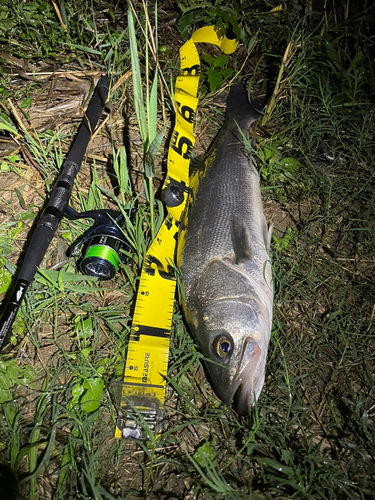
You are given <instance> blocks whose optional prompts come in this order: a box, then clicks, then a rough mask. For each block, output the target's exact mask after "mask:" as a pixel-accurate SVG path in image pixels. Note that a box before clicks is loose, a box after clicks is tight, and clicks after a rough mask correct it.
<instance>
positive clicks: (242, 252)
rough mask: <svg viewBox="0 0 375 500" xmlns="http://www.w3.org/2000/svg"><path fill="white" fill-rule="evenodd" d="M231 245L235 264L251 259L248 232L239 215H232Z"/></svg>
mask: <svg viewBox="0 0 375 500" xmlns="http://www.w3.org/2000/svg"><path fill="white" fill-rule="evenodd" d="M231 238H232V246H233V251H234V255H235V260H236V264H241V263H243V262H247V261H249V260H252V251H251V245H250V238H249V232H248V230H247V229H246V226H245V225H244V223H243V222H242V220H241V219H240V218H239V217H236V216H235V217H233V219H232V225H231Z"/></svg>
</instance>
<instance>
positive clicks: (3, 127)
mask: <svg viewBox="0 0 375 500" xmlns="http://www.w3.org/2000/svg"><path fill="white" fill-rule="evenodd" d="M0 130H6V131H7V132H10V133H11V134H14V135H18V132H17V130H16V129H15V128H14V127H12V126H11V125H8V124H6V123H5V122H4V120H2V122H1V121H0Z"/></svg>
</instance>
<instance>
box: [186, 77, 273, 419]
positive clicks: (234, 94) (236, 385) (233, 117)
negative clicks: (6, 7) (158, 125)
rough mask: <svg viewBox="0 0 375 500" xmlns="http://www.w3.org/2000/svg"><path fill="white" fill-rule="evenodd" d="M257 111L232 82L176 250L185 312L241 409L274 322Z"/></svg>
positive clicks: (217, 381) (256, 390) (219, 387)
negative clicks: (252, 143) (255, 149)
mask: <svg viewBox="0 0 375 500" xmlns="http://www.w3.org/2000/svg"><path fill="white" fill-rule="evenodd" d="M259 117H260V114H259V113H258V112H257V111H256V110H255V109H254V107H253V106H252V105H251V104H250V103H249V101H248V99H247V95H246V90H245V87H244V85H243V83H242V82H239V83H237V84H236V85H234V86H233V87H232V89H231V91H230V93H229V96H228V100H227V108H226V116H225V123H224V125H223V127H222V129H221V131H220V132H219V134H218V136H217V138H216V139H215V141H214V143H213V145H212V146H211V148H210V150H209V152H208V154H207V156H206V158H205V160H204V161H203V163H202V164H201V166H200V167H199V169H198V170H197V171H196V172H194V174H192V175H191V179H190V181H191V193H190V199H189V201H188V205H187V209H186V211H185V217H184V220H183V224H182V229H181V233H180V236H179V241H178V248H177V264H178V266H179V268H180V271H181V284H182V291H183V311H184V315H185V318H186V320H187V323H188V325H189V328H190V330H191V332H192V334H193V335H194V337H195V339H196V341H197V343H198V345H199V348H200V350H201V352H202V353H203V355H204V356H205V358H206V368H207V370H208V372H209V375H210V378H211V381H212V384H213V386H214V388H215V389H216V391H217V393H218V395H219V396H220V398H221V399H222V401H223V402H224V403H226V404H228V405H229V404H230V403H232V402H234V403H235V407H236V410H237V412H238V413H239V414H240V415H244V414H247V413H249V412H250V410H251V407H252V405H253V402H254V397H255V398H258V397H259V394H260V392H261V390H262V387H263V384H264V378H265V365H266V358H267V349H268V343H269V340H270V335H271V326H272V308H273V286H272V273H271V263H270V260H269V255H268V252H269V248H270V242H271V235H272V227H271V228H268V226H267V223H266V219H265V217H264V214H263V206H262V199H261V194H260V186H259V176H258V172H257V169H256V160H255V158H254V156H253V155H251V154H250V153H249V152H247V151H246V150H245V145H244V137H245V136H246V133H247V129H248V128H249V126H250V125H251V123H253V122H254V121H256V120H257V119H258V118H259Z"/></svg>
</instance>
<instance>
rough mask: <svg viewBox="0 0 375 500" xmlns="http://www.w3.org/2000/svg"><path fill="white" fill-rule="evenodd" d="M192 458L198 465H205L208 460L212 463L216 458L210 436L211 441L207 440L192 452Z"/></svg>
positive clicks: (213, 442)
mask: <svg viewBox="0 0 375 500" xmlns="http://www.w3.org/2000/svg"><path fill="white" fill-rule="evenodd" d="M193 458H194V460H196V461H197V462H198V464H199V465H204V466H207V464H209V463H210V462H211V463H212V462H213V461H214V460H215V458H216V450H215V440H214V438H212V440H211V441H207V442H206V443H204V444H202V445H201V446H200V447H199V448H198V449H197V451H196V452H195V453H194V455H193Z"/></svg>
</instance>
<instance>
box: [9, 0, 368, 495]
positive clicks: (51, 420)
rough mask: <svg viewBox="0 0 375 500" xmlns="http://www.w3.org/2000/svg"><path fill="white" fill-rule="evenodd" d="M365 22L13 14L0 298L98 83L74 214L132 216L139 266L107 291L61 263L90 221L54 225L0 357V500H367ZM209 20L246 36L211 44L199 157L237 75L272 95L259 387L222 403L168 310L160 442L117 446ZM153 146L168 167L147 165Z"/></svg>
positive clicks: (221, 14) (304, 5) (320, 5)
mask: <svg viewBox="0 0 375 500" xmlns="http://www.w3.org/2000/svg"><path fill="white" fill-rule="evenodd" d="M129 9H130V11H129ZM275 9H276V10H275ZM129 12H130V13H129ZM374 15H375V4H374V1H373V0H368V1H366V0H364V1H362V2H353V1H350V0H346V1H345V0H326V1H320V0H287V1H283V0H279V1H276V0H264V1H246V0H244V1H241V0H239V1H234V2H231V3H230V4H228V3H227V2H226V1H223V0H216V2H207V1H201V0H196V2H195V3H191V2H189V1H187V0H181V1H180V2H176V3H173V2H171V1H169V0H161V1H160V2H159V3H158V4H157V6H155V4H154V2H152V1H150V2H149V3H148V4H146V3H145V2H144V1H143V0H142V2H139V1H138V2H136V1H133V3H131V2H126V1H97V0H91V1H82V0H75V1H74V2H73V1H71V0H65V1H63V0H61V1H57V0H56V1H46V0H33V1H28V0H25V1H24V0H9V1H6V0H2V1H1V3H0V39H1V48H0V60H1V66H0V99H1V101H0V182H1V188H2V189H1V191H0V261H1V264H2V266H1V269H0V292H1V293H2V297H3V299H4V297H6V294H7V290H9V289H10V288H9V287H10V285H11V282H12V277H13V276H14V275H15V274H16V273H17V269H18V268H19V265H20V263H21V262H22V259H23V256H24V251H25V248H26V247H27V241H28V238H29V235H30V234H31V231H32V228H33V224H34V221H35V220H36V219H37V217H38V215H39V214H40V212H41V209H42V207H43V204H44V203H45V200H46V198H47V197H48V194H49V193H50V191H51V188H52V187H53V183H54V181H55V179H56V175H57V173H58V171H59V168H60V166H61V164H62V161H63V159H64V155H65V154H66V152H67V150H68V148H69V145H70V144H71V142H72V139H73V137H74V133H75V131H76V128H77V125H78V123H79V122H80V120H81V118H82V116H83V109H84V107H85V105H86V103H87V101H88V98H89V96H90V92H91V90H92V88H93V86H94V84H95V82H96V81H97V79H98V78H99V75H100V74H102V73H103V72H106V73H107V74H108V75H109V77H110V80H111V98H110V107H111V108H112V112H111V113H110V114H109V115H108V116H105V117H104V119H103V120H102V124H101V126H100V129H99V131H98V132H97V134H96V136H95V139H94V140H93V141H92V143H91V145H90V148H89V150H88V154H87V157H86V160H85V163H84V165H83V166H82V169H81V173H80V174H79V176H78V177H77V182H76V188H75V191H74V193H73V196H72V205H73V207H74V208H76V209H79V210H87V209H91V208H101V207H110V208H115V207H118V206H120V207H124V208H132V207H134V206H137V207H138V211H137V213H136V214H135V215H134V217H133V218H132V219H131V220H129V223H128V224H127V227H126V231H127V235H128V238H129V242H130V246H131V252H130V254H129V257H130V260H129V263H128V264H127V265H124V266H123V267H122V268H121V270H120V272H119V273H118V274H117V276H116V278H115V279H114V280H113V281H112V282H104V283H97V282H96V281H95V280H92V279H88V278H87V277H84V276H82V275H81V274H80V273H79V272H78V271H77V268H76V261H77V258H76V257H70V258H67V257H66V250H67V248H68V245H69V244H71V243H72V242H73V241H74V240H75V239H76V238H77V237H78V236H79V235H80V234H82V232H83V231H84V230H85V228H87V224H86V223H85V222H82V221H75V222H71V221H68V220H64V221H62V223H61V225H60V229H59V231H58V234H56V237H55V238H54V241H53V244H52V246H51V248H50V249H49V251H48V254H47V255H46V257H45V259H44V262H43V265H42V268H41V270H40V272H39V273H38V275H37V276H36V279H35V281H34V283H33V284H32V286H31V287H30V290H29V292H28V295H27V298H26V300H25V302H24V305H23V306H22V308H21V310H20V312H19V315H18V317H17V321H16V323H15V325H14V328H13V337H12V346H13V348H12V349H11V350H10V351H9V352H7V353H6V354H2V356H1V358H0V403H1V409H0V464H1V468H0V485H1V487H0V499H3V498H4V499H5V498H6V499H10V498H20V499H30V500H32V499H47V498H53V499H61V498H64V499H89V498H94V499H96V500H101V499H136V498H147V499H160V500H164V499H182V498H183V499H203V498H204V499H221V498H227V499H248V498H251V499H273V498H277V499H287V498H288V499H290V498H296V499H372V498H374V489H375V481H374V477H375V466H374V463H375V462H374V443H375V430H374V415H375V393H374V352H375V350H374V347H375V340H374V325H375V318H374V314H375V287H374V274H375V239H374V236H375V177H374V176H375V165H374V153H375V138H374V112H375V108H374V93H375V92H374V91H375V72H374V56H375V50H374V27H375V26H374V19H375V17H374ZM132 21H134V30H135V31H134V35H135V36H133V37H132V36H131V25H132ZM210 24H216V25H217V26H218V27H220V28H223V29H224V28H231V29H232V30H234V31H235V33H236V35H237V36H238V38H239V40H240V47H239V49H238V50H237V51H236V53H234V54H233V55H231V56H222V55H221V54H220V53H219V52H218V51H217V50H216V49H214V48H213V47H210V46H205V45H202V46H200V47H199V52H200V55H201V60H202V78H201V87H200V104H199V108H198V112H197V121H196V136H197V143H196V149H195V152H194V155H195V157H196V158H199V157H200V156H201V155H202V154H203V153H204V152H205V151H207V149H208V147H209V145H210V143H211V142H212V139H213V137H214V136H215V133H216V132H217V130H218V129H219V127H220V124H221V123H222V120H223V111H224V105H225V97H226V94H227V90H228V85H229V83H230V82H231V81H232V80H233V79H235V78H236V77H237V76H238V75H241V76H242V77H243V78H244V79H245V80H246V81H247V82H248V86H249V87H250V88H251V89H252V90H254V91H255V92H263V93H264V92H268V94H269V96H270V100H269V104H268V106H267V109H266V113H265V116H264V118H263V121H262V123H259V124H257V125H256V127H255V129H254V130H253V131H252V133H253V134H254V135H256V137H257V139H258V142H259V148H258V150H257V154H258V157H259V168H260V176H261V180H262V193H263V196H264V205H265V212H266V216H267V220H268V221H270V222H273V224H274V238H273V243H272V261H273V268H274V277H275V307H274V316H275V317H274V325H273V331H272V338H271V343H270V349H269V355H268V364H267V373H266V382H265V387H264V390H263V392H262V395H261V397H260V399H259V401H258V404H257V406H256V407H255V408H254V411H253V413H252V415H250V416H249V417H248V418H239V417H238V416H237V415H236V413H235V412H234V411H233V410H232V409H231V408H227V407H225V406H224V405H223V404H222V403H221V402H220V401H219V400H218V399H217V397H216V395H215V393H214V392H213V391H212V390H211V388H210V386H209V384H208V382H207V380H206V378H205V374H204V372H203V370H202V366H201V361H200V355H199V353H198V352H197V350H196V347H195V344H194V342H193V340H192V339H191V338H190V336H189V334H188V332H187V331H186V329H185V326H184V323H183V319H182V315H181V311H180V308H179V304H178V301H177V302H176V307H175V314H174V318H173V330H172V341H171V350H170V363H169V370H168V379H167V382H168V384H167V385H168V387H167V397H166V418H165V423H164V428H163V432H162V435H161V437H160V438H159V439H157V440H152V441H151V442H147V443H145V442H124V441H117V440H115V439H114V427H115V420H116V415H117V413H116V405H117V404H118V401H117V399H116V384H115V383H114V382H115V381H116V380H121V377H122V374H123V369H124V364H125V359H126V347H127V343H128V338H129V329H130V324H131V310H132V307H133V306H134V300H135V291H136V289H137V279H138V276H139V273H140V268H141V265H142V259H143V257H144V254H145V251H146V249H147V247H148V245H149V244H150V242H151V240H152V235H153V234H155V232H156V231H157V229H158V227H159V226H160V224H161V221H162V219H163V216H164V212H163V207H162V204H161V202H160V201H158V200H159V193H160V186H161V183H162V179H163V176H164V174H165V163H166V156H167V145H168V131H170V130H171V128H172V124H173V109H172V104H171V103H172V101H171V95H172V93H173V85H174V80H175V78H176V76H177V75H178V67H179V61H178V50H177V49H178V48H179V47H180V46H181V45H182V44H183V42H184V41H185V40H187V39H188V38H189V36H190V35H191V33H192V32H193V31H194V30H195V29H197V28H198V27H201V26H203V25H210ZM135 40H136V42H135ZM136 45H137V47H136ZM136 48H137V50H136ZM137 65H139V72H137V71H135V70H136V69H137V67H138V66H137ZM156 67H158V68H159V69H158V72H157V77H156V78H155V75H156ZM153 81H155V82H156V84H157V93H155V92H152V88H154V89H155V88H156V87H153ZM156 84H155V85H156ZM137 92H138V95H139V96H140V95H141V94H142V96H143V97H142V98H141V97H139V100H140V101H139V102H142V106H141V107H140V109H138V110H137V113H135V111H136V110H135V109H134V103H135V99H134V95H137V94H136V93H137ZM136 115H137V116H136ZM164 126H166V128H165V130H164V129H163V127H164ZM161 131H162V132H161ZM155 137H158V140H157V142H158V143H160V144H157V146H159V152H158V154H157V155H156V154H153V155H151V156H150V154H149V155H148V156H147V161H144V160H145V156H146V155H145V154H146V152H150V144H151V143H152V141H153V140H154V139H155ZM162 139H163V140H162ZM154 145H155V143H154ZM153 153H155V150H153ZM3 304H4V300H3Z"/></svg>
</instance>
